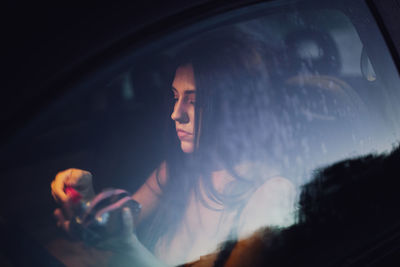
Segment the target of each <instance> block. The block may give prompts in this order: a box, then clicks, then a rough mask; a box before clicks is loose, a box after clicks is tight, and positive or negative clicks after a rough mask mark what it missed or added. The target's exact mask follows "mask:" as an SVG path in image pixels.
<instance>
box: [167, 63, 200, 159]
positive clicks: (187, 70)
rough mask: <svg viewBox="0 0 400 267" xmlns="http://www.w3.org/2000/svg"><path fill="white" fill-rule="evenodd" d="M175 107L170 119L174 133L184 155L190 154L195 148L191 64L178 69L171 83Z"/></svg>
mask: <svg viewBox="0 0 400 267" xmlns="http://www.w3.org/2000/svg"><path fill="white" fill-rule="evenodd" d="M172 91H173V93H174V99H175V106H174V111H173V112H172V114H171V118H172V119H173V120H174V121H175V127H176V133H177V135H178V138H179V140H180V142H181V149H182V151H183V152H185V153H192V152H193V150H194V147H195V144H194V142H195V138H194V137H195V136H194V135H195V133H194V125H195V123H194V119H195V117H194V116H195V102H196V85H195V79H194V73H193V66H192V64H186V65H182V66H180V67H178V69H177V70H176V73H175V78H174V81H173V83H172Z"/></svg>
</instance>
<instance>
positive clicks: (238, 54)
mask: <svg viewBox="0 0 400 267" xmlns="http://www.w3.org/2000/svg"><path fill="white" fill-rule="evenodd" d="M174 54H175V56H174V60H172V61H171V62H173V63H172V64H171V65H170V66H172V67H171V68H172V69H174V70H175V69H176V68H177V67H178V66H182V65H185V64H192V66H193V70H194V76H195V83H196V107H195V115H196V120H195V133H196V137H195V139H196V140H195V143H196V144H198V145H197V146H196V149H195V151H194V152H193V153H192V154H189V155H185V154H184V153H183V152H182V151H180V150H179V148H178V146H177V138H176V134H175V133H173V135H174V137H171V141H172V144H171V151H170V153H169V154H168V158H167V159H166V166H167V177H168V178H167V183H166V184H165V185H162V192H163V193H162V196H160V197H161V201H159V203H160V205H159V206H158V207H157V209H156V211H155V212H154V214H153V216H152V217H151V218H150V219H149V222H148V223H146V226H147V227H146V228H147V229H146V231H144V232H145V234H144V237H145V238H144V240H143V241H144V243H145V244H146V245H147V246H148V247H149V248H151V249H152V248H154V245H155V244H156V242H157V240H158V239H159V238H160V237H162V236H164V235H165V236H166V237H167V238H172V237H173V235H174V234H175V232H176V230H177V229H178V227H179V222H181V219H182V217H183V215H184V211H185V210H186V209H185V208H186V205H187V203H188V200H189V196H190V193H191V192H194V193H195V196H196V197H197V199H198V200H199V201H201V202H203V203H204V204H205V205H206V206H207V207H209V208H212V207H211V206H209V205H207V204H206V201H204V198H203V196H202V194H201V193H200V191H199V180H200V179H201V183H202V185H203V186H204V188H205V193H206V195H207V198H209V199H210V200H212V201H214V202H215V203H217V204H219V205H218V206H222V207H223V209H224V210H231V211H236V212H237V213H238V214H239V213H240V210H241V208H242V207H243V205H244V204H245V203H246V201H245V200H246V199H247V197H248V196H249V195H250V194H251V193H252V192H254V190H255V189H256V187H257V185H258V184H259V183H260V180H261V177H256V178H254V179H248V178H247V177H242V176H241V175H239V174H238V173H237V172H236V171H235V169H234V167H235V166H236V165H237V164H238V163H240V162H244V161H249V162H254V161H258V162H265V161H267V160H268V148H269V147H270V146H269V142H271V140H273V139H274V138H273V137H272V134H273V133H274V132H276V130H275V131H274V126H273V125H274V122H275V121H274V119H273V118H272V117H271V116H270V115H269V113H268V112H267V109H268V110H271V109H273V105H275V101H274V100H273V97H274V96H273V93H274V90H271V87H272V86H273V81H275V80H276V79H277V77H276V74H275V73H274V70H275V69H276V67H274V66H275V65H276V64H277V63H278V60H277V59H276V56H275V55H276V53H275V51H274V49H273V48H272V47H269V46H268V45H267V44H265V43H263V42H261V41H259V40H256V39H255V38H254V37H252V36H249V35H247V34H245V33H243V32H241V31H239V30H238V29H235V28H229V29H222V30H218V31H212V32H208V33H206V34H203V35H201V36H197V37H196V38H195V39H194V40H192V41H190V43H187V44H185V45H184V47H183V48H180V49H178V50H176V51H174ZM171 81H172V79H171ZM171 83H172V82H171ZM217 169H224V170H227V171H228V172H229V173H230V174H231V175H232V177H234V178H235V182H233V183H231V184H230V186H228V187H227V188H229V191H226V192H223V193H220V192H217V191H216V190H215V188H214V186H213V184H212V181H211V174H212V172H213V171H215V170H217ZM258 178H259V179H258ZM159 184H160V186H161V183H159Z"/></svg>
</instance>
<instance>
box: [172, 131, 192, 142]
mask: <svg viewBox="0 0 400 267" xmlns="http://www.w3.org/2000/svg"><path fill="white" fill-rule="evenodd" d="M176 134H177V135H178V137H179V139H181V140H184V141H190V140H192V138H193V134H191V133H189V132H186V131H184V130H176Z"/></svg>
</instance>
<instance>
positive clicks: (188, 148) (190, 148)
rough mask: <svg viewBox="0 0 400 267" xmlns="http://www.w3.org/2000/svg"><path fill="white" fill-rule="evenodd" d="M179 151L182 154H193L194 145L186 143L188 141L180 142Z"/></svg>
mask: <svg viewBox="0 0 400 267" xmlns="http://www.w3.org/2000/svg"><path fill="white" fill-rule="evenodd" d="M181 149H182V151H183V153H187V154H190V153H193V151H194V144H193V142H188V141H181Z"/></svg>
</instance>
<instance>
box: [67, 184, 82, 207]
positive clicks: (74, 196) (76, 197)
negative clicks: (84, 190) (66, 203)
mask: <svg viewBox="0 0 400 267" xmlns="http://www.w3.org/2000/svg"><path fill="white" fill-rule="evenodd" d="M64 192H65V194H67V195H68V196H69V198H70V199H71V200H72V203H74V204H76V203H78V202H79V201H81V199H82V195H81V194H80V193H79V192H78V191H76V190H75V189H74V188H73V187H71V186H67V187H65V189H64Z"/></svg>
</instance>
